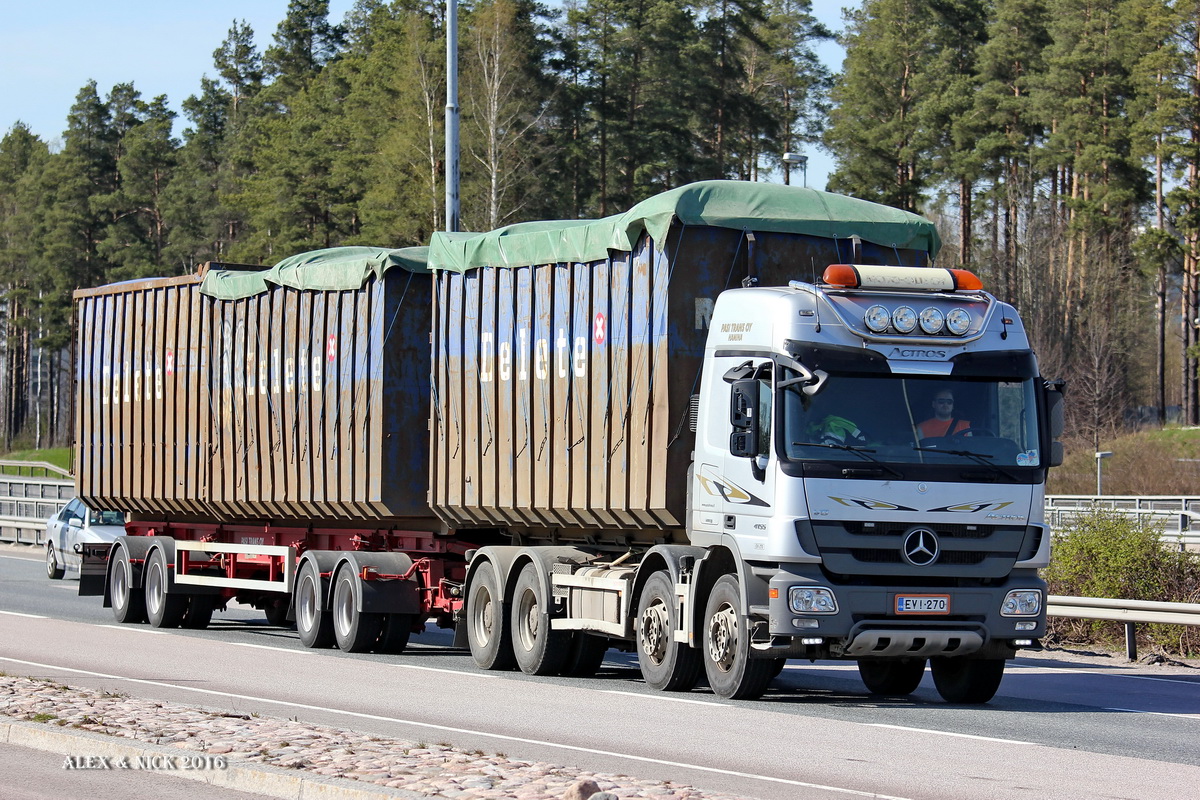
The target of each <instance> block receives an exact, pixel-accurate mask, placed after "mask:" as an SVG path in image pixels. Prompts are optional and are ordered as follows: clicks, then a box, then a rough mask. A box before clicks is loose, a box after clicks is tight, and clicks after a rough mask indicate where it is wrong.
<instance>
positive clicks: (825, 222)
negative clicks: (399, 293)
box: [429, 181, 941, 272]
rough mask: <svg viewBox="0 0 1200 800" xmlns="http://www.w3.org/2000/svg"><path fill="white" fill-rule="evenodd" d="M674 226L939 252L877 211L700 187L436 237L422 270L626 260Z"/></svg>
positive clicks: (912, 223) (845, 200) (727, 184)
mask: <svg viewBox="0 0 1200 800" xmlns="http://www.w3.org/2000/svg"><path fill="white" fill-rule="evenodd" d="M674 221H678V222H680V223H682V224H684V225H711V226H715V227H721V228H734V229H736V230H751V231H764V232H774V233H799V234H806V235H808V236H820V237H824V238H829V239H848V238H850V237H851V236H858V237H860V238H862V239H863V240H864V241H868V242H872V243H874V244H877V245H882V246H884V247H896V248H900V249H914V250H925V251H928V252H929V255H930V257H931V258H932V257H933V256H934V255H936V254H937V251H938V248H939V247H940V246H941V240H940V239H939V237H938V233H937V229H936V228H935V227H934V225H933V223H932V222H930V221H929V220H927V219H925V218H923V217H919V216H917V215H916V214H910V213H908V212H907V211H900V210H899V209H895V208H891V207H889V206H883V205H879V204H878V203H871V202H868V201H866V200H857V199H855V198H853V197H846V196H845V195H840V194H831V193H829V192H821V191H818V190H816V189H805V188H800V187H797V186H783V185H781V184H771V183H750V182H747V181H701V182H699V183H692V184H689V185H687V186H681V187H679V188H678V189H672V190H671V191H669V192H663V193H662V194H659V195H655V196H654V197H651V198H649V199H648V200H643V201H642V202H641V203H638V204H637V205H636V206H634V207H633V208H631V209H629V210H628V211H626V212H625V213H623V214H615V215H613V216H611V217H605V218H604V219H599V220H562V221H556V222H522V223H518V224H516V225H509V226H507V227H504V228H498V229H496V230H494V231H489V232H488V233H435V234H433V239H432V240H431V241H430V243H429V266H430V267H431V268H433V269H435V270H436V269H442V270H452V271H455V272H462V271H464V270H468V269H474V268H476V267H483V266H490V267H524V266H530V265H532V264H557V263H569V262H584V261H597V260H600V259H602V258H606V257H607V256H608V252H609V251H610V250H615V251H618V252H631V251H632V250H633V248H634V247H635V246H636V244H637V240H638V238H639V237H640V236H641V234H642V231H647V232H649V234H650V236H651V238H652V239H654V241H655V242H658V243H660V244H661V243H662V242H664V241H666V236H667V231H668V230H669V229H670V227H671V224H672V222H674Z"/></svg>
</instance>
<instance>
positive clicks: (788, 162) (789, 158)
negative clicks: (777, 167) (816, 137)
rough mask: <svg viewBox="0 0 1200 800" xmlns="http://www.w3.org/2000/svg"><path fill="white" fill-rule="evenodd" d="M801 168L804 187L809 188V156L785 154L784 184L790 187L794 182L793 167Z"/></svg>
mask: <svg viewBox="0 0 1200 800" xmlns="http://www.w3.org/2000/svg"><path fill="white" fill-rule="evenodd" d="M793 164H794V165H796V166H797V167H799V168H800V171H801V172H802V173H803V175H804V186H805V187H807V186H808V156H806V155H804V154H803V153H784V154H783V182H784V184H785V185H790V184H791V182H792V165H793Z"/></svg>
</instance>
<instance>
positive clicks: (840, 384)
mask: <svg viewBox="0 0 1200 800" xmlns="http://www.w3.org/2000/svg"><path fill="white" fill-rule="evenodd" d="M782 377H783V379H784V380H783V381H781V383H783V384H784V388H783V389H782V390H781V397H780V403H781V409H782V414H781V416H782V423H783V424H782V431H781V432H782V436H783V442H782V449H783V453H784V456H785V458H787V459H789V460H793V461H805V460H829V459H830V458H831V455H830V454H831V449H832V450H839V449H842V450H848V451H850V452H861V453H869V455H870V456H871V458H870V460H872V461H880V462H885V463H904V464H917V463H921V464H943V465H944V464H955V465H958V464H962V465H967V464H988V465H994V466H998V467H1038V466H1041V464H1042V454H1041V452H1040V450H1039V447H1040V445H1039V441H1038V426H1037V401H1036V397H1037V395H1036V392H1035V391H1034V379H1032V378H1024V379H1016V378H1013V379H997V378H984V377H979V378H976V377H969V378H959V377H953V378H951V377H946V376H912V375H890V374H871V375H861V374H859V375H838V374H832V375H829V376H827V377H824V379H823V380H822V381H821V382H820V383H819V384H817V385H816V386H815V387H813V386H810V387H809V391H812V389H813V388H815V389H816V391H815V392H813V393H812V394H806V393H805V391H804V390H803V386H804V383H805V381H803V380H798V381H796V382H795V383H791V384H788V383H787V379H789V378H796V377H798V374H797V373H795V372H793V371H790V370H787V369H784V370H783V375H782ZM847 457H848V458H852V457H853V456H850V454H849V452H848V453H847Z"/></svg>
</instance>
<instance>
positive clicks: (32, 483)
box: [0, 461, 75, 545]
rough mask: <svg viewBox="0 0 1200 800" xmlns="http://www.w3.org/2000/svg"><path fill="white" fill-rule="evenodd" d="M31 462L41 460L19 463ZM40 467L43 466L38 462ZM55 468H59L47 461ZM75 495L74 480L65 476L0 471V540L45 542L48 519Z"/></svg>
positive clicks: (31, 542) (22, 542)
mask: <svg viewBox="0 0 1200 800" xmlns="http://www.w3.org/2000/svg"><path fill="white" fill-rule="evenodd" d="M9 463H14V462H5V461H0V465H4V464H9ZM16 463H21V464H25V465H28V464H30V463H34V464H35V465H37V464H38V462H28V461H24V462H16ZM39 466H40V465H39ZM45 466H46V467H49V468H50V469H52V470H57V469H58V468H57V467H54V466H53V465H50V464H46V465H45ZM74 496H75V482H74V481H71V480H65V479H62V478H47V477H42V478H37V477H25V476H16V475H12V474H0V541H6V542H15V543H16V544H31V545H42V544H45V542H46V520H48V519H50V517H52V516H54V515H55V514H57V513H58V512H59V510H60V509H61V508H62V507H63V506H65V505H66V504H67V503H69V502H70V501H71V498H73V497H74Z"/></svg>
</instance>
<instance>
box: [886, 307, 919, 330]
mask: <svg viewBox="0 0 1200 800" xmlns="http://www.w3.org/2000/svg"><path fill="white" fill-rule="evenodd" d="M892 325H894V326H896V330H898V331H900V332H901V333H912V332H913V329H914V328H916V327H917V312H915V311H913V310H912V309H911V308H909V307H908V306H900V307H899V308H897V309H896V310H895V311H893V312H892Z"/></svg>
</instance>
